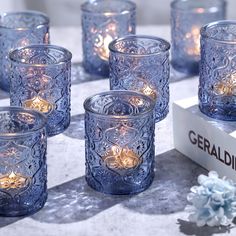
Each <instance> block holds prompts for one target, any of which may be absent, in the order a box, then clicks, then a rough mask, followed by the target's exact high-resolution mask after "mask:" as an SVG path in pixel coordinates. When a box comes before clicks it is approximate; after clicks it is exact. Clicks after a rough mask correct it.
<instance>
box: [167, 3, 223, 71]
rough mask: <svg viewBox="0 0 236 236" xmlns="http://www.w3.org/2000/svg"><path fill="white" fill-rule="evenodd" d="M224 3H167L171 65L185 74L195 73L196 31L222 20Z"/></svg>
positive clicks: (197, 68)
mask: <svg viewBox="0 0 236 236" xmlns="http://www.w3.org/2000/svg"><path fill="white" fill-rule="evenodd" d="M225 12H226V2H225V1H224V0H197V1H196V0H175V1H173V2H172V4H171V37H172V65H173V67H174V69H176V70H178V71H180V72H184V73H186V74H198V73H199V60H200V29H201V27H202V26H204V25H205V24H207V23H210V22H213V21H216V20H223V19H224V18H225V14H226V13H225Z"/></svg>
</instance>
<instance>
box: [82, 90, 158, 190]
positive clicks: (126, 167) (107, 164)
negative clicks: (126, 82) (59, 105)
mask: <svg viewBox="0 0 236 236" xmlns="http://www.w3.org/2000/svg"><path fill="white" fill-rule="evenodd" d="M154 105H155V103H154V101H153V100H152V99H151V98H149V97H147V96H144V95H142V94H139V93H136V92H132V91H109V92H104V93H101V94H98V95H95V96H93V97H90V98H88V99H87V100H86V101H85V103H84V108H85V111H86V112H85V132H86V141H85V142H86V144H85V146H86V180H87V183H88V185H89V186H91V187H92V188H94V189H95V190H97V191H100V192H104V193H109V194H133V193H138V192H141V191H143V190H145V189H146V188H148V187H149V185H150V184H151V183H152V180H153V177H154V169H153V168H154V151H155V150H154V129H155V122H154V119H153V109H154Z"/></svg>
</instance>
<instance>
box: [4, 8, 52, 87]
mask: <svg viewBox="0 0 236 236" xmlns="http://www.w3.org/2000/svg"><path fill="white" fill-rule="evenodd" d="M43 43H45V44H47V43H49V18H48V17H47V16H46V15H44V14H43V13H40V12H31V11H28V12H27V11H26V12H11V13H5V14H2V15H1V16H0V88H1V89H3V90H6V91H9V89H10V85H9V83H10V61H9V58H8V54H9V52H10V51H11V50H13V49H15V48H18V47H24V46H27V45H29V44H43Z"/></svg>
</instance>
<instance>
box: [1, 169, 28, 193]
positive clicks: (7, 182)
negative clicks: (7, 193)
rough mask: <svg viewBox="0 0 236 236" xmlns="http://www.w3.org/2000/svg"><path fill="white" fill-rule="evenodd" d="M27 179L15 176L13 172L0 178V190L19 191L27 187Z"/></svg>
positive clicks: (18, 175)
mask: <svg viewBox="0 0 236 236" xmlns="http://www.w3.org/2000/svg"><path fill="white" fill-rule="evenodd" d="M27 180H28V178H26V177H24V176H22V175H20V174H15V173H14V172H13V171H12V172H11V173H10V174H9V175H6V176H2V177H0V189H19V188H24V187H25V186H26V185H27Z"/></svg>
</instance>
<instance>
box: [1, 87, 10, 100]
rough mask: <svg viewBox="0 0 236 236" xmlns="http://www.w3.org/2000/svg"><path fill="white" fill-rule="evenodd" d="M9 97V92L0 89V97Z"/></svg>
mask: <svg viewBox="0 0 236 236" xmlns="http://www.w3.org/2000/svg"><path fill="white" fill-rule="evenodd" d="M5 98H9V93H7V92H5V91H3V90H1V89H0V99H5Z"/></svg>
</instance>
